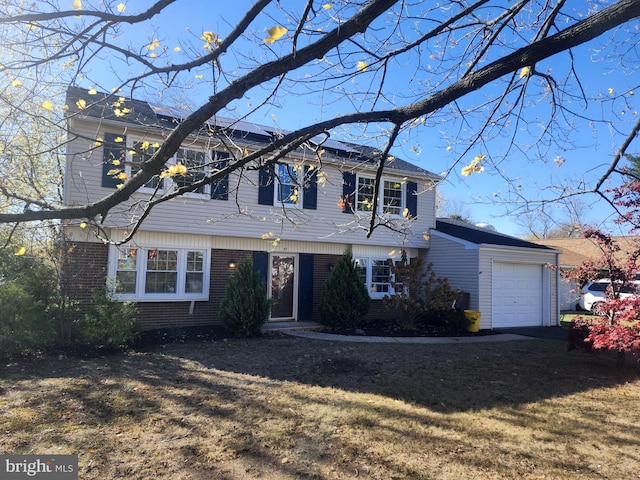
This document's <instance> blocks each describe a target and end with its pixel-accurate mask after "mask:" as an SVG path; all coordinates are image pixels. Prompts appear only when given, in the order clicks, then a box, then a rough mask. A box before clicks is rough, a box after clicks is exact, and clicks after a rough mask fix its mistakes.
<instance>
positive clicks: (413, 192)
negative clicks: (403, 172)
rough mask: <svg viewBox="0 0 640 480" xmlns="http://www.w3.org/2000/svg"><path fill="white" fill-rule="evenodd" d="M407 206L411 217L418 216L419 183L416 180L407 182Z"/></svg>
mask: <svg viewBox="0 0 640 480" xmlns="http://www.w3.org/2000/svg"><path fill="white" fill-rule="evenodd" d="M405 195H406V198H405V206H406V207H407V210H408V211H409V215H410V216H411V217H417V216H418V184H417V183H416V182H407V185H406V191H405Z"/></svg>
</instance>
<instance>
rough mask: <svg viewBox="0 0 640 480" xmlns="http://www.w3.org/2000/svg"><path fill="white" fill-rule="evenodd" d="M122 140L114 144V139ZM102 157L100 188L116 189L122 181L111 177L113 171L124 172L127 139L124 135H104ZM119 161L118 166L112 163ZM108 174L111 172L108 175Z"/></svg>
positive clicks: (113, 176)
mask: <svg viewBox="0 0 640 480" xmlns="http://www.w3.org/2000/svg"><path fill="white" fill-rule="evenodd" d="M118 137H120V138H122V141H121V142H117V143H116V141H115V140H116V138H118ZM102 145H103V157H102V186H103V187H106V188H116V186H117V185H119V184H121V183H122V180H120V179H118V178H116V177H115V175H113V172H112V171H113V170H122V171H123V172H124V161H125V154H126V148H127V138H126V137H125V136H124V135H118V134H116V133H105V134H104V142H103V144H102ZM114 160H119V161H120V165H114V164H113V161H114ZM109 172H112V174H111V175H109Z"/></svg>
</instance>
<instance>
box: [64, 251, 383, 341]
mask: <svg viewBox="0 0 640 480" xmlns="http://www.w3.org/2000/svg"><path fill="white" fill-rule="evenodd" d="M252 253H253V252H248V251H245V250H219V249H212V250H211V255H210V262H211V263H210V269H211V270H210V272H211V275H210V283H209V301H196V302H193V305H192V302H191V301H182V302H138V303H137V307H138V316H137V317H138V321H139V322H140V324H141V326H142V328H143V329H144V330H152V329H156V328H162V329H171V328H182V327H196V326H211V325H220V324H221V320H220V317H219V310H220V302H221V301H222V298H223V297H224V294H225V289H226V286H227V281H228V279H229V276H230V275H231V273H233V269H232V268H231V267H230V266H229V262H230V261H231V260H233V261H234V262H235V263H239V262H241V261H243V260H251V259H252ZM108 256H109V247H108V245H104V244H101V243H89V242H67V243H66V244H65V246H64V252H63V257H62V258H63V269H62V275H61V286H62V289H63V292H64V293H65V294H66V295H67V296H69V297H71V298H73V299H74V300H77V301H78V302H79V303H80V307H81V310H82V311H86V309H87V307H88V306H89V305H90V304H91V301H92V297H93V295H94V293H95V292H97V291H99V290H100V289H102V288H104V286H105V285H106V282H107V272H108ZM340 258H341V255H320V254H316V255H314V258H313V309H312V312H313V316H312V320H313V321H316V322H319V321H320V313H319V304H320V293H321V292H322V286H323V285H324V282H325V281H326V280H327V278H328V277H329V274H330V272H331V266H332V265H336V264H337V263H338V262H339V261H340ZM387 317H389V313H388V312H386V310H385V309H384V306H383V303H382V300H372V301H371V309H370V311H369V314H368V315H367V318H368V319H382V318H387Z"/></svg>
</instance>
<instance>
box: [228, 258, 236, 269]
mask: <svg viewBox="0 0 640 480" xmlns="http://www.w3.org/2000/svg"><path fill="white" fill-rule="evenodd" d="M229 268H230V269H231V270H233V269H234V268H236V261H235V260H229Z"/></svg>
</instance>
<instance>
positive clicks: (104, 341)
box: [76, 287, 140, 349]
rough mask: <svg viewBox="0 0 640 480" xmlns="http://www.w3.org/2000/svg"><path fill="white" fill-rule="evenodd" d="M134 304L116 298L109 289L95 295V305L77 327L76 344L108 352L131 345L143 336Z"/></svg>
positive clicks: (93, 304)
mask: <svg viewBox="0 0 640 480" xmlns="http://www.w3.org/2000/svg"><path fill="white" fill-rule="evenodd" d="M136 314H137V308H136V306H135V304H134V303H131V302H120V301H118V300H115V299H114V298H113V295H112V294H111V289H110V288H108V287H107V288H105V290H104V291H103V292H100V293H97V294H96V295H94V296H93V303H92V305H91V307H90V308H89V310H88V311H87V313H86V314H85V315H84V317H83V318H82V319H81V320H80V321H79V322H78V325H77V329H76V330H77V341H78V343H81V344H83V345H88V346H92V347H106V348H109V349H112V348H120V347H122V346H126V345H131V344H132V343H133V342H134V341H135V339H136V338H137V337H138V335H139V334H140V329H139V326H138V322H137V320H136Z"/></svg>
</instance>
